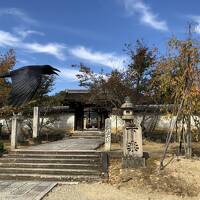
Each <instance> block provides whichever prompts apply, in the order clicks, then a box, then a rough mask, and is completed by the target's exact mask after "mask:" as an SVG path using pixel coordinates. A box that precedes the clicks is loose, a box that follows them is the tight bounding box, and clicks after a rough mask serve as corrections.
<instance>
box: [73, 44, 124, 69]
mask: <svg viewBox="0 0 200 200" xmlns="http://www.w3.org/2000/svg"><path fill="white" fill-rule="evenodd" d="M69 52H70V53H71V54H72V55H73V56H75V57H77V58H80V59H83V60H86V61H88V62H91V63H96V64H100V65H104V66H108V67H110V68H113V69H122V68H123V65H124V61H125V60H126V57H125V56H119V55H116V54H114V53H103V52H98V51H96V52H94V51H92V50H90V49H87V48H85V47H83V46H78V47H75V48H71V49H69Z"/></svg>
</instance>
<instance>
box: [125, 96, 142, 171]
mask: <svg viewBox="0 0 200 200" xmlns="http://www.w3.org/2000/svg"><path fill="white" fill-rule="evenodd" d="M121 109H122V110H123V115H122V119H123V120H124V130H123V159H122V161H123V162H122V165H123V167H124V168H128V167H140V166H145V159H144V158H143V147H142V129H141V126H140V125H139V124H137V123H136V122H135V121H134V115H133V104H132V103H131V100H130V98H129V97H126V98H125V103H124V104H122V106H121Z"/></svg>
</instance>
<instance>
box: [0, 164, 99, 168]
mask: <svg viewBox="0 0 200 200" xmlns="http://www.w3.org/2000/svg"><path fill="white" fill-rule="evenodd" d="M0 168H48V169H87V170H89V169H93V170H94V169H95V170H100V169H101V166H100V165H99V164H79V163H78V164H58V163H0Z"/></svg>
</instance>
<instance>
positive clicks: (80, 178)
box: [0, 173, 101, 182]
mask: <svg viewBox="0 0 200 200" xmlns="http://www.w3.org/2000/svg"><path fill="white" fill-rule="evenodd" d="M100 178H101V177H100V176H82V175H79V176H77V175H70V176H64V175H47V174H7V173H0V180H27V181H28V180H31V181H34V180H35V181H36V180H37V181H56V182H73V181H74V182H81V181H84V182H94V181H99V180H100Z"/></svg>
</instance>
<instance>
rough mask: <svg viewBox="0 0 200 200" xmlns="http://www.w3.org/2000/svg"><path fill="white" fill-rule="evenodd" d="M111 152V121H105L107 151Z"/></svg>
mask: <svg viewBox="0 0 200 200" xmlns="http://www.w3.org/2000/svg"><path fill="white" fill-rule="evenodd" d="M110 150H111V119H110V118H107V119H106V120H105V151H110Z"/></svg>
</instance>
